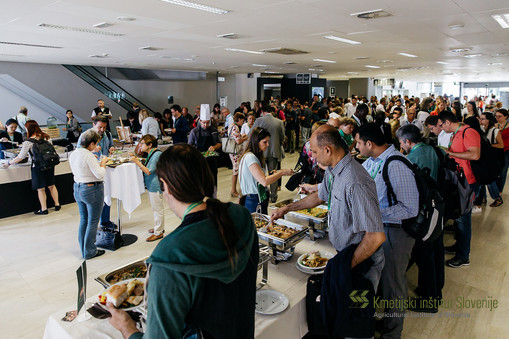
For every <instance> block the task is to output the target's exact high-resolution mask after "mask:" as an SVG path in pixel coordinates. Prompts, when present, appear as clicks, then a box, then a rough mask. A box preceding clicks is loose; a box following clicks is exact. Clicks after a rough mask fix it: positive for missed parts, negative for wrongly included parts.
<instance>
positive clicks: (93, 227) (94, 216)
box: [74, 182, 104, 259]
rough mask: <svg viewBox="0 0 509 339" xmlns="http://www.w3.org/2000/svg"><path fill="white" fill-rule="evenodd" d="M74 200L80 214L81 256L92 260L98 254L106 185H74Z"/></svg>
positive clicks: (79, 239)
mask: <svg viewBox="0 0 509 339" xmlns="http://www.w3.org/2000/svg"><path fill="white" fill-rule="evenodd" d="M74 199H75V200H76V203H77V204H78V210H79V212H80V226H79V229H78V242H79V244H80V249H81V256H82V257H83V258H84V259H90V258H92V257H94V256H95V255H96V253H97V246H95V238H96V234H97V224H98V223H99V216H100V215H101V212H102V209H103V204H104V184H103V183H102V182H101V183H98V184H93V185H92V184H83V183H74Z"/></svg>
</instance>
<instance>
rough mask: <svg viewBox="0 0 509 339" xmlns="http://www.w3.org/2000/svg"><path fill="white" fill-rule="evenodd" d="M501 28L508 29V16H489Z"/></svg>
mask: <svg viewBox="0 0 509 339" xmlns="http://www.w3.org/2000/svg"><path fill="white" fill-rule="evenodd" d="M491 17H492V18H493V19H495V20H496V21H497V22H498V24H499V25H500V26H502V28H509V14H494V15H492V16H491Z"/></svg>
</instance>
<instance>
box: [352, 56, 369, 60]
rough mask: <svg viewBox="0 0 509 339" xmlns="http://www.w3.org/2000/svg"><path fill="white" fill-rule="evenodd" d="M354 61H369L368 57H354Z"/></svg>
mask: <svg viewBox="0 0 509 339" xmlns="http://www.w3.org/2000/svg"><path fill="white" fill-rule="evenodd" d="M354 59H355V60H364V59H369V57H367V56H359V57H355V58H354Z"/></svg>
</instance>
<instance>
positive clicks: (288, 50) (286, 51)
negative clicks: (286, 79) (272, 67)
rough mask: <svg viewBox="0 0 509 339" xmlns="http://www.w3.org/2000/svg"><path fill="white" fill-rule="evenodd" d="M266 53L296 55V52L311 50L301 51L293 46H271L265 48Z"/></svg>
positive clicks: (304, 52)
mask: <svg viewBox="0 0 509 339" xmlns="http://www.w3.org/2000/svg"><path fill="white" fill-rule="evenodd" d="M263 51H264V52H266V53H274V54H283V55H296V54H308V53H309V52H306V51H301V50H298V49H293V48H281V47H278V48H269V49H264V50H263Z"/></svg>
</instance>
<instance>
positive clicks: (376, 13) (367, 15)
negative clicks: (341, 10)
mask: <svg viewBox="0 0 509 339" xmlns="http://www.w3.org/2000/svg"><path fill="white" fill-rule="evenodd" d="M391 15H392V14H391V13H388V12H386V11H384V10H383V9H381V8H380V9H374V10H371V11H364V12H358V13H352V14H350V16H356V17H358V18H361V19H376V18H384V17H387V16H391Z"/></svg>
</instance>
